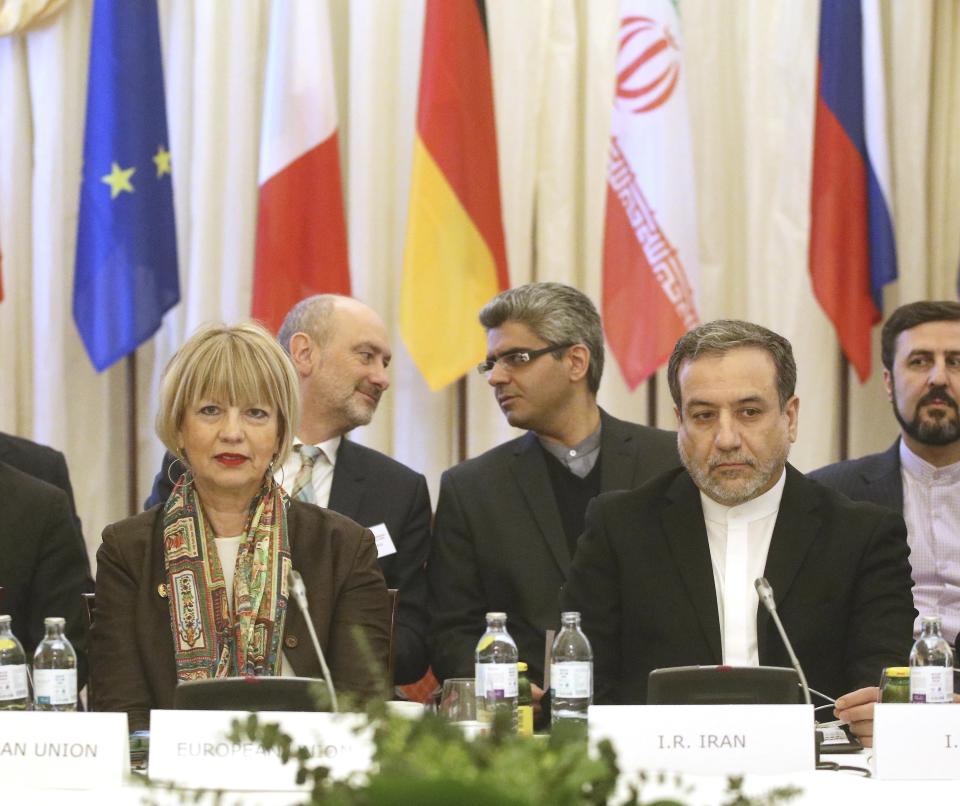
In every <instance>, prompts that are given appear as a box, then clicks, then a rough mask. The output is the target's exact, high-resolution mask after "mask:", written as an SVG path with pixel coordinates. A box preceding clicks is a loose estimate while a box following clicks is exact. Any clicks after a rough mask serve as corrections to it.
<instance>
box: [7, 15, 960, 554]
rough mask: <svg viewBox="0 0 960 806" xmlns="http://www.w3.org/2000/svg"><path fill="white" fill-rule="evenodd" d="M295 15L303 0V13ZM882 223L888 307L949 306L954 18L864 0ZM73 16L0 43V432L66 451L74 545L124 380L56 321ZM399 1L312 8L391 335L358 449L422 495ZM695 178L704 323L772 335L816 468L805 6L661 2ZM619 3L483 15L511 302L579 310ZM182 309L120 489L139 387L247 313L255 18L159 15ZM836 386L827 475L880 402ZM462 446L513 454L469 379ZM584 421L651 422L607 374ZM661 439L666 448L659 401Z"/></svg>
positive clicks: (448, 408) (105, 519) (824, 382)
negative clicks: (406, 316) (889, 231)
mask: <svg viewBox="0 0 960 806" xmlns="http://www.w3.org/2000/svg"><path fill="white" fill-rule="evenodd" d="M305 1H308V0H305ZM882 8H883V11H884V25H885V44H886V47H887V53H888V58H887V79H888V82H889V88H890V89H889V109H888V116H889V131H890V143H891V149H892V166H893V184H894V210H895V216H896V235H897V245H898V254H899V262H900V279H899V281H898V282H897V283H896V284H895V285H893V286H892V287H891V288H890V289H889V291H888V293H887V299H886V306H887V311H888V312H889V311H890V310H891V309H892V307H894V306H895V305H897V304H900V303H902V302H908V301H911V300H915V299H920V298H927V297H955V296H956V280H957V271H958V268H960V0H944V1H943V2H938V1H937V0H916V2H911V3H897V2H893V0H885V2H883V4H882ZM91 12H92V3H91V0H69V2H67V3H66V4H65V5H64V6H63V8H62V9H61V10H60V11H59V13H56V14H54V15H52V16H50V17H48V18H46V19H44V20H41V21H39V22H38V23H37V24H35V25H34V26H33V27H31V28H30V29H29V30H27V31H25V32H19V33H15V34H13V35H9V36H5V37H2V38H0V250H2V254H3V280H4V287H5V292H6V299H5V300H4V301H3V302H2V303H0V430H4V431H8V432H13V433H18V434H21V435H24V436H27V437H31V438H33V439H36V440H38V441H40V442H44V443H47V444H50V445H53V446H54V447H56V448H58V449H60V450H62V451H64V452H65V453H66V455H67V460H68V462H69V465H70V469H71V473H72V477H73V482H74V486H75V489H76V494H77V499H78V504H79V507H80V514H81V517H82V518H83V521H84V531H85V534H86V538H87V541H88V543H89V545H90V547H91V549H93V548H95V547H96V545H97V544H98V543H99V539H100V538H99V535H100V531H101V529H102V528H103V526H104V525H105V524H107V523H109V522H111V521H114V520H117V519H119V518H122V517H124V516H125V515H126V514H127V512H126V508H127V507H126V484H127V478H128V474H129V473H130V470H131V469H130V468H129V466H128V449H129V440H128V434H127V431H126V412H127V378H126V369H125V367H124V365H123V363H122V362H121V363H120V364H118V365H117V366H115V367H114V368H112V369H110V370H108V371H106V372H104V373H102V374H99V375H98V374H96V373H95V372H94V371H93V369H92V368H91V366H90V363H89V360H88V359H87V357H86V354H85V353H84V351H83V348H82V346H81V343H80V340H79V338H78V336H77V333H76V329H75V326H74V323H73V318H72V314H71V295H72V283H73V253H74V244H75V238H76V221H77V199H78V192H79V181H80V167H81V160H82V153H83V115H84V110H85V103H86V74H87V69H86V66H87V55H88V48H89V29H90V18H91ZM423 13H424V7H423V0H331V22H332V30H333V34H334V57H335V70H336V83H337V91H338V105H339V114H340V120H341V135H340V136H341V143H342V158H343V163H344V164H343V168H344V177H345V192H346V209H347V217H348V226H349V236H350V260H351V266H352V278H353V286H354V290H355V294H356V296H358V297H359V298H361V299H363V300H364V301H366V302H368V303H369V304H371V305H372V306H373V307H374V308H376V309H377V310H378V311H380V312H381V314H382V315H383V317H384V319H385V320H386V322H387V324H388V327H389V328H390V330H391V332H392V334H393V338H394V350H395V354H396V359H395V362H394V368H393V372H392V375H393V386H392V388H391V390H390V391H389V392H388V394H387V395H386V396H385V398H384V399H383V401H382V403H381V410H380V412H379V413H378V415H377V417H376V418H375V420H374V422H373V424H372V425H371V426H369V427H367V428H365V429H362V430H361V431H360V432H358V433H357V434H356V435H355V438H357V439H358V440H360V441H363V442H365V443H367V444H370V445H373V446H374V447H377V448H379V449H381V450H384V451H386V452H388V453H391V454H393V455H394V456H396V457H397V458H398V459H400V460H401V461H403V462H406V463H407V464H409V465H411V466H412V467H414V468H417V469H418V470H421V471H422V472H424V473H426V474H427V477H428V479H429V481H430V484H431V490H432V492H433V494H434V497H435V495H436V490H437V483H438V481H439V477H440V473H441V472H442V471H443V469H444V468H446V467H447V466H449V465H450V464H451V463H453V461H455V458H456V432H457V423H456V401H455V395H454V393H453V391H452V390H444V391H441V392H438V393H431V392H430V391H429V390H428V388H427V386H426V384H425V383H424V381H423V379H422V378H421V377H420V375H419V373H418V372H417V370H416V367H415V366H414V365H413V364H412V362H411V361H410V359H409V356H408V355H407V354H406V352H405V350H404V349H403V345H402V343H401V342H400V339H399V333H398V329H397V324H398V316H397V306H398V290H399V283H400V267H401V265H402V256H403V238H404V233H405V228H406V208H407V194H408V192H409V182H410V160H411V153H412V144H413V136H414V124H415V116H416V107H417V98H416V92H417V84H418V78H419V69H420V68H419V64H420V46H421V39H422V25H423ZM681 13H682V20H683V26H684V40H685V44H686V52H685V69H686V70H687V79H688V88H689V94H690V115H691V124H692V130H693V138H694V149H695V159H696V173H697V197H696V199H695V200H691V202H692V203H693V202H695V203H696V204H697V206H698V215H699V222H700V251H701V255H700V260H701V265H702V303H701V308H702V315H703V317H704V318H705V319H711V318H716V317H720V316H725V317H740V318H746V319H752V320H754V321H757V322H760V323H762V324H765V325H767V326H769V327H772V328H774V329H776V330H778V331H779V332H781V333H783V334H784V335H785V336H787V337H788V338H789V339H790V340H791V341H792V342H793V345H794V349H795V351H796V354H797V360H798V364H799V370H800V380H799V389H798V392H799V395H800V399H801V403H802V405H801V409H800V413H801V416H800V437H799V440H798V443H797V445H796V446H795V448H794V451H793V455H792V459H793V461H794V463H795V464H797V466H798V467H800V468H801V469H803V470H808V469H812V468H814V467H817V466H819V465H821V464H824V463H826V462H829V461H832V460H834V459H836V458H837V450H838V448H837V445H838V443H837V434H838V429H839V425H840V423H839V412H838V390H839V380H838V362H837V347H836V340H835V338H834V334H833V330H832V328H831V326H830V323H829V322H828V321H827V319H826V318H825V316H824V315H823V313H822V312H821V310H820V309H819V307H818V306H817V304H816V302H815V301H814V299H813V295H812V293H811V291H810V283H809V279H808V274H807V265H806V247H807V233H808V224H809V186H810V165H811V138H812V127H813V110H814V90H815V77H816V45H817V23H818V20H817V14H818V3H817V2H816V0H763V1H762V2H759V1H757V2H752V1H751V2H748V1H747V0H743V2H738V3H717V2H715V0H683V2H682V3H681ZM617 17H618V3H617V0H525V1H524V2H520V3H518V2H515V0H488V2H487V21H488V30H489V35H490V46H491V54H492V61H493V71H494V91H495V103H496V110H497V116H498V142H499V147H500V155H499V156H500V175H501V183H502V188H501V191H502V198H503V213H504V229H505V234H506V243H507V253H508V260H509V263H510V277H511V281H512V283H513V284H520V283H523V282H528V281H530V280H561V281H564V282H569V283H573V284H575V285H577V286H578V287H580V288H582V289H583V290H584V291H586V292H587V293H588V294H590V295H591V296H592V297H593V298H594V300H598V299H599V293H600V287H601V277H600V274H599V272H600V268H599V267H600V257H601V249H602V236H603V215H604V210H603V204H604V199H605V171H606V153H607V143H608V139H609V119H610V114H609V112H610V104H611V98H612V92H613V71H614V57H615V49H616V44H615V43H616V31H617V22H618V20H617ZM160 19H161V36H162V42H163V54H164V68H165V76H166V89H167V113H168V120H169V125H170V143H171V152H172V154H173V178H174V195H175V203H176V214H177V227H178V247H179V256H180V276H181V286H182V292H183V300H182V302H181V304H180V305H179V306H178V307H177V308H176V309H174V310H173V311H172V312H171V313H170V314H168V316H167V318H166V321H165V323H164V326H163V328H162V329H161V330H160V332H159V333H158V334H157V336H156V338H155V339H153V340H152V341H151V342H150V343H149V344H147V345H146V346H144V347H143V348H141V349H140V350H139V351H138V375H137V380H136V399H137V404H138V433H137V437H136V439H137V448H138V455H139V457H140V459H139V464H138V467H137V471H138V473H139V488H140V491H141V494H142V495H143V496H145V495H146V493H147V491H148V489H149V486H150V482H151V480H152V477H153V474H154V472H155V470H156V468H157V467H158V463H159V456H160V447H159V444H158V442H157V440H156V438H155V436H154V434H153V420H154V417H155V415H156V396H157V393H156V390H157V381H158V378H159V374H160V372H161V371H162V369H163V365H164V364H165V362H166V360H167V359H168V358H169V356H170V355H171V354H172V352H173V351H174V350H175V349H176V347H177V345H178V344H180V343H181V342H182V341H183V339H184V337H185V335H187V334H189V333H190V332H192V331H193V330H194V329H195V328H196V327H197V326H198V325H200V324H201V323H203V322H207V321H213V320H225V321H231V322H232V321H238V320H240V319H243V318H245V317H246V316H248V315H249V311H250V293H251V278H252V265H253V242H254V225H255V219H256V198H257V183H256V177H257V154H258V147H259V131H260V112H261V103H262V83H263V70H264V56H265V47H266V39H267V24H268V20H269V0H240V1H239V2H237V1H234V0H206V1H205V2H202V3H197V2H194V0H160ZM879 378H880V367H879V354H878V353H875V356H874V371H873V376H872V378H871V379H870V381H869V382H868V383H867V384H865V385H864V386H863V387H860V386H859V385H858V384H857V383H856V382H855V381H854V382H852V385H851V390H852V394H851V409H852V415H851V418H850V427H851V452H852V453H853V454H854V455H858V454H862V453H865V452H868V451H874V450H880V449H882V448H884V447H885V446H886V445H887V444H889V442H890V441H891V439H892V438H893V436H894V435H895V433H896V427H895V423H894V421H893V418H892V416H891V414H890V412H889V408H888V404H887V402H886V400H885V396H884V394H883V389H882V385H881V384H880V382H879ZM467 397H468V418H469V421H468V423H469V428H468V451H469V453H470V454H471V455H475V454H477V453H479V452H481V451H483V450H486V449H487V448H489V447H491V446H492V445H494V444H496V443H498V442H500V441H502V440H504V439H506V438H507V437H509V436H510V435H511V429H510V428H509V427H508V426H506V424H505V423H504V421H503V419H502V417H501V415H500V413H499V411H498V410H497V408H496V406H495V405H494V403H493V399H492V395H491V393H490V390H489V389H488V388H487V387H486V384H485V382H484V381H483V379H482V378H480V377H479V376H473V377H471V378H470V379H469V382H468V396H467ZM600 400H601V403H602V405H604V406H605V407H606V408H607V409H608V410H609V411H611V412H612V413H613V414H615V415H617V416H620V417H624V418H626V419H631V420H636V421H640V422H646V421H648V411H647V403H646V401H647V390H646V389H645V388H644V387H641V388H640V389H638V390H637V391H636V392H634V393H630V392H629V391H628V390H627V388H626V385H625V384H624V383H623V381H622V379H621V377H620V374H619V370H618V368H617V367H616V365H615V363H614V362H613V361H612V358H611V359H610V360H609V362H608V369H607V371H606V374H605V377H604V382H603V385H602V387H601V393H600ZM656 413H657V418H658V421H659V424H660V425H662V426H666V427H673V414H672V406H671V403H670V401H669V395H668V394H667V391H666V384H665V381H664V380H663V378H662V372H661V378H660V380H659V389H658V398H657V407H656Z"/></svg>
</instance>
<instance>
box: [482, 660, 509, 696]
mask: <svg viewBox="0 0 960 806" xmlns="http://www.w3.org/2000/svg"><path fill="white" fill-rule="evenodd" d="M474 669H475V672H474V673H475V676H476V678H477V681H476V689H477V696H478V697H483V698H484V699H488V700H491V699H492V700H502V699H505V698H507V697H516V696H517V694H518V693H519V686H518V685H517V664H515V663H478V664H476V666H475V667H474Z"/></svg>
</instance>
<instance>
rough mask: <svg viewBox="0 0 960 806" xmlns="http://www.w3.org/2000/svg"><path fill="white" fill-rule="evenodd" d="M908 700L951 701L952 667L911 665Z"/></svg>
mask: <svg viewBox="0 0 960 806" xmlns="http://www.w3.org/2000/svg"><path fill="white" fill-rule="evenodd" d="M910 702H928V703H929V702H953V669H951V668H949V667H947V666H911V667H910Z"/></svg>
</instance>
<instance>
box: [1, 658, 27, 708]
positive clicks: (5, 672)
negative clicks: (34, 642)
mask: <svg viewBox="0 0 960 806" xmlns="http://www.w3.org/2000/svg"><path fill="white" fill-rule="evenodd" d="M26 697H27V666H26V664H24V663H21V664H18V665H16V666H0V701H2V700H23V699H26Z"/></svg>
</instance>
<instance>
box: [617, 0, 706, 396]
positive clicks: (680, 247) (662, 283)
mask: <svg viewBox="0 0 960 806" xmlns="http://www.w3.org/2000/svg"><path fill="white" fill-rule="evenodd" d="M617 47H618V53H617V77H616V93H615V97H614V102H613V119H612V126H611V133H610V163H609V167H608V171H607V217H606V227H605V233H604V243H603V324H604V329H605V331H606V336H607V342H608V343H609V345H610V349H611V350H612V351H613V354H614V356H616V359H617V363H618V364H619V365H620V371H621V372H622V373H623V377H624V380H626V382H627V385H628V386H629V387H630V388H631V389H634V388H636V387H637V385H638V384H640V383H641V382H642V381H644V380H646V379H647V378H648V377H649V376H650V375H652V374H653V373H654V372H655V371H656V369H657V367H659V366H660V365H661V364H663V363H664V362H665V361H666V359H667V358H668V357H669V355H670V353H671V351H672V350H673V346H674V344H675V343H676V341H677V339H678V338H680V336H682V335H683V334H684V333H685V332H686V331H687V330H689V329H690V328H692V327H695V326H696V325H697V324H698V315H697V301H696V295H697V276H698V272H699V267H698V258H697V220H696V204H695V198H696V196H695V188H694V182H693V148H692V144H691V139H690V123H689V119H688V115H687V91H686V83H685V81H684V73H683V58H682V49H681V40H680V19H679V17H678V15H677V9H676V5H675V4H674V3H673V2H670V0H622V2H621V4H620V30H619V34H618V39H617Z"/></svg>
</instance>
